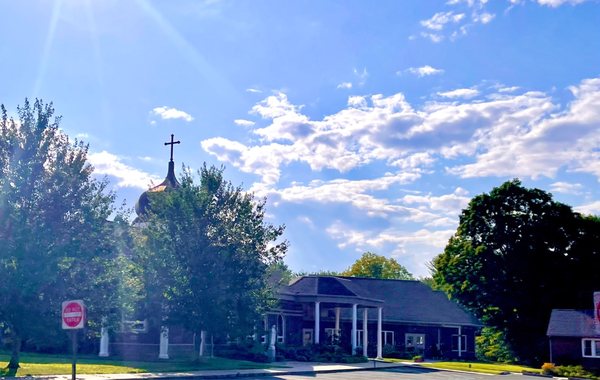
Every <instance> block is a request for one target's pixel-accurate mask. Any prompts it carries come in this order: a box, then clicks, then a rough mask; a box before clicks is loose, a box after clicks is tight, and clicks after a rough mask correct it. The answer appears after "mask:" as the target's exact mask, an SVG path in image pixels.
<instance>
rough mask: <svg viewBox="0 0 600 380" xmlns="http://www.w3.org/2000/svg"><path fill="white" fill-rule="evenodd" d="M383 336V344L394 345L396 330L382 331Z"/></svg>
mask: <svg viewBox="0 0 600 380" xmlns="http://www.w3.org/2000/svg"><path fill="white" fill-rule="evenodd" d="M381 335H382V338H383V345H387V344H389V345H391V346H393V345H394V344H395V342H394V332H393V331H385V330H384V331H382V332H381Z"/></svg>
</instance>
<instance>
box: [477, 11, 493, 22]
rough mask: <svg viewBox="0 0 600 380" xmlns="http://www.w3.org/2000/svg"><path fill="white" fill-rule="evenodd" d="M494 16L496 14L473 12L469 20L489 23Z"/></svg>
mask: <svg viewBox="0 0 600 380" xmlns="http://www.w3.org/2000/svg"><path fill="white" fill-rule="evenodd" d="M494 17H496V15H494V14H492V13H488V12H483V13H474V14H473V15H472V16H471V20H472V21H473V22H478V23H480V24H489V23H490V22H491V21H492V20H493V19H494Z"/></svg>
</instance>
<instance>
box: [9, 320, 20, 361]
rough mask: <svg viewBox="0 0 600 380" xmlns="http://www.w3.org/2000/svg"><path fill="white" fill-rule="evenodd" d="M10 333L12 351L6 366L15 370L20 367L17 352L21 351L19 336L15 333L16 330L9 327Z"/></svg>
mask: <svg viewBox="0 0 600 380" xmlns="http://www.w3.org/2000/svg"><path fill="white" fill-rule="evenodd" d="M10 335H11V336H10V338H11V346H12V353H11V356H10V362H8V366H7V368H8V369H10V370H15V371H16V370H17V369H18V368H19V367H20V365H19V353H20V352H21V337H20V336H19V335H18V334H17V332H16V331H15V330H14V329H11V333H10Z"/></svg>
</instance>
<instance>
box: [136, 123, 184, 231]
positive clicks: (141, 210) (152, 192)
mask: <svg viewBox="0 0 600 380" xmlns="http://www.w3.org/2000/svg"><path fill="white" fill-rule="evenodd" d="M164 144H165V145H170V146H171V159H170V160H169V169H168V171H167V176H166V178H165V179H164V181H162V182H161V183H159V184H158V185H156V186H153V187H151V188H150V189H148V190H147V191H144V192H143V193H142V195H140V198H139V199H138V201H137V203H136V205H135V212H136V213H137V214H138V218H137V219H136V220H137V221H140V220H142V219H141V218H143V215H144V214H146V209H147V208H148V207H150V197H152V196H156V195H157V194H160V193H162V192H165V191H171V190H174V189H177V188H178V187H179V186H180V185H179V181H177V177H176V176H175V162H174V161H173V146H174V145H175V144H181V141H179V140H178V141H175V136H174V135H173V134H171V141H170V142H166V143H164ZM134 223H135V221H134Z"/></svg>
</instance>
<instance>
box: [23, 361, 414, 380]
mask: <svg viewBox="0 0 600 380" xmlns="http://www.w3.org/2000/svg"><path fill="white" fill-rule="evenodd" d="M277 365H281V366H285V367H286V368H281V367H280V368H268V369H240V370H212V371H192V372H176V373H173V372H171V373H123V374H103V375H77V380H145V379H161V380H186V379H220V378H221V379H223V378H225V379H226V378H234V377H250V376H281V375H306V374H314V373H330V372H348V371H361V370H373V369H381V368H395V367H402V366H404V365H406V364H400V363H387V362H381V361H372V360H370V361H369V362H368V363H352V364H332V363H306V362H278V363H277ZM34 378H35V379H45V380H71V375H70V374H69V375H51V376H34Z"/></svg>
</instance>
